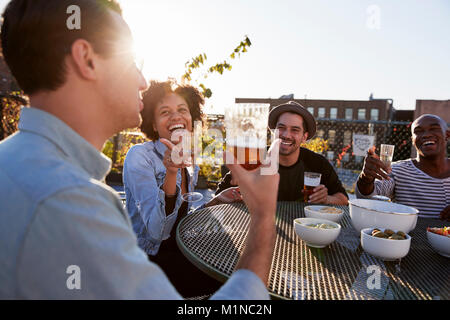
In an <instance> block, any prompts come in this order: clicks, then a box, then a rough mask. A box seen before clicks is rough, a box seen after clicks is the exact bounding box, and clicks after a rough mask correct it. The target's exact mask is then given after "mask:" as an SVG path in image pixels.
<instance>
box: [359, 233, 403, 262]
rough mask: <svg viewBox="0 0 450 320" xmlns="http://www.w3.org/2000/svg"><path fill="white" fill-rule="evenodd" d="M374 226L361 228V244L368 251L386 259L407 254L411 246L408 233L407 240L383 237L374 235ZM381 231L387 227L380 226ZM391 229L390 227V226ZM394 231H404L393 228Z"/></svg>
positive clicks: (395, 258)
mask: <svg viewBox="0 0 450 320" xmlns="http://www.w3.org/2000/svg"><path fill="white" fill-rule="evenodd" d="M373 229H374V228H365V229H362V230H361V246H362V247H363V249H364V251H366V252H367V253H369V254H371V255H373V256H375V257H377V258H380V259H382V260H386V261H393V260H397V259H401V258H403V257H404V256H406V255H407V254H408V252H409V248H410V246H411V237H410V236H409V235H408V234H407V235H406V239H405V240H392V239H383V238H377V237H374V236H372V230H373ZM378 229H380V230H381V231H384V230H386V229H388V228H386V229H384V228H378ZM389 229H390V228H389ZM391 230H392V231H394V232H397V231H402V230H395V229H391Z"/></svg>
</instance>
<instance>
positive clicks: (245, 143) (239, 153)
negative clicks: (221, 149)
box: [227, 137, 266, 170]
mask: <svg viewBox="0 0 450 320" xmlns="http://www.w3.org/2000/svg"><path fill="white" fill-rule="evenodd" d="M227 148H228V150H229V151H230V152H232V153H233V154H234V157H235V158H236V160H237V163H238V164H240V165H241V166H242V167H243V168H244V169H246V170H254V169H256V168H258V167H259V166H260V165H261V162H262V161H263V159H265V155H266V145H265V142H264V141H258V139H255V138H251V137H242V138H237V139H233V140H227Z"/></svg>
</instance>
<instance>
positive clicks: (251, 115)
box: [225, 103, 269, 170]
mask: <svg viewBox="0 0 450 320" xmlns="http://www.w3.org/2000/svg"><path fill="white" fill-rule="evenodd" d="M268 116H269V105H268V104H239V103H238V104H236V105H234V106H231V107H228V108H226V109H225V129H226V147H227V150H228V151H229V152H231V153H233V154H234V157H235V158H236V160H237V163H238V164H240V165H241V166H242V167H244V168H245V169H246V170H254V169H256V168H258V167H259V166H260V165H261V163H262V162H263V161H264V159H265V156H266V146H267V122H268Z"/></svg>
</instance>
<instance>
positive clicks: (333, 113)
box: [330, 107, 338, 119]
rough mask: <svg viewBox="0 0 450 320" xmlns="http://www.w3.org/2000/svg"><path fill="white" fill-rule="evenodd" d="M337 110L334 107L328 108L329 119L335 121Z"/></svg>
mask: <svg viewBox="0 0 450 320" xmlns="http://www.w3.org/2000/svg"><path fill="white" fill-rule="evenodd" d="M337 112H338V109H337V108H335V107H332V108H330V119H337Z"/></svg>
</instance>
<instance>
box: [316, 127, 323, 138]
mask: <svg viewBox="0 0 450 320" xmlns="http://www.w3.org/2000/svg"><path fill="white" fill-rule="evenodd" d="M324 134H325V131H323V130H322V129H320V130H317V133H316V135H317V137H318V138H322V139H323V135H324Z"/></svg>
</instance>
